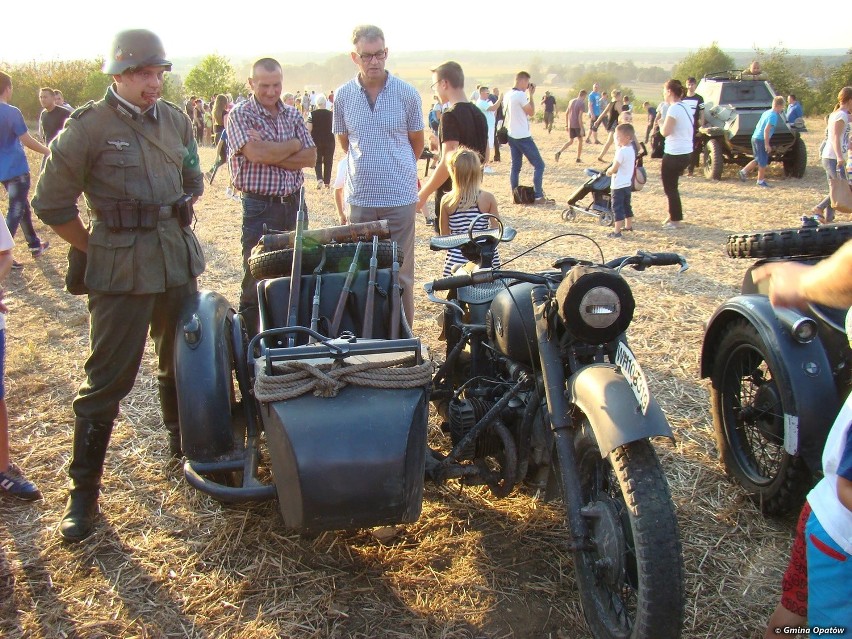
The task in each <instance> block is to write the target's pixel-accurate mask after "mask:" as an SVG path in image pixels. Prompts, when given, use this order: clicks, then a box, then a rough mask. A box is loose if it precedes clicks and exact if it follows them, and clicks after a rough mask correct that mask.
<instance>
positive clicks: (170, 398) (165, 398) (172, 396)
mask: <svg viewBox="0 0 852 639" xmlns="http://www.w3.org/2000/svg"><path fill="white" fill-rule="evenodd" d="M158 388H159V391H160V411H161V412H162V413H163V424H164V425H165V427H166V430H167V431H168V433H169V454H170V455H171V456H172V457H173V458H174V459H180V458H181V457H182V456H183V451H182V450H181V445H180V421H179V418H178V407H177V390H176V389H175V384H174V382H171V381H160V382H159V386H158Z"/></svg>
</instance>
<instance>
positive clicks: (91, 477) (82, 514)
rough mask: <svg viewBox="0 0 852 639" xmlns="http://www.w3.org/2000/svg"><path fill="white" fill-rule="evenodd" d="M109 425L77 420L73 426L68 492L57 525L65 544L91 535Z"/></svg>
mask: <svg viewBox="0 0 852 639" xmlns="http://www.w3.org/2000/svg"><path fill="white" fill-rule="evenodd" d="M111 434H112V423H111V422H91V421H88V420H85V419H80V418H77V420H76V422H75V423H74V448H73V451H72V453H71V467H70V468H69V469H68V475H69V476H70V477H71V492H70V493H69V495H68V504H67V505H66V506H65V512H64V513H62V520H61V521H60V522H59V534H60V535H61V536H62V538H63V539H64V540H65V541H70V542H78V541H82V540H83V539H85V538H86V537H88V536H89V535H90V534H91V533H92V529H93V528H94V525H95V516H96V515H97V514H98V494H99V493H100V488H101V475H102V474H103V469H104V459H105V458H106V451H107V446H108V445H109V437H110V435H111Z"/></svg>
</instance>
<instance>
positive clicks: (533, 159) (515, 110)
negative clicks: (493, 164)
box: [503, 71, 553, 204]
mask: <svg viewBox="0 0 852 639" xmlns="http://www.w3.org/2000/svg"><path fill="white" fill-rule="evenodd" d="M533 95H535V84H533V83H532V82H530V74H529V73H527V72H526V71H521V72H519V73H518V74H517V75H516V76H515V86H514V87H513V88H512V90H511V91H509V93H507V94H505V96H504V102H503V104H504V108H505V110H506V128H507V129H508V130H509V150H510V151H511V152H512V169H511V171H510V173H509V184H510V185H511V187H512V191H514V190H515V189H516V188H517V186H518V182H519V181H520V176H521V164H522V163H523V159H524V158H526V159H527V160H529V161H530V164H532V166H533V189H534V191H535V203H536V204H553V200H548V199H547V198H545V197H544V189H543V183H544V160H543V159H542V157H541V153H539V151H538V147H537V146H536V143H535V141H534V140H533V139H532V133H531V132H530V121H529V118H530V116H532V115H533V114H534V113H535V103H534V102H533V101H532V97H533Z"/></svg>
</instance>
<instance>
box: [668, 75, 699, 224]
mask: <svg viewBox="0 0 852 639" xmlns="http://www.w3.org/2000/svg"><path fill="white" fill-rule="evenodd" d="M683 93H684V91H683V84H682V83H681V81H680V80H675V79H671V80H669V81H668V82H666V83H665V85H664V86H663V96H664V97H665V100H666V102H667V103H668V105H669V108H668V110H667V111H666V119H665V120H663V122H662V123H661V124H660V133H662V134H663V137H664V138H665V139H666V141H665V146H664V150H663V162H662V166H661V168H660V176H661V178H662V180H663V192H665V194H666V198H667V199H668V201H669V217H668V219H667V220H666V221H665V222H663V228H664V229H679V228H681V227H682V226H683V205H682V204H681V201H680V192H679V191H678V180H679V179H680V176H681V175H682V174H683V172H684V170H685V169H686V167H687V166H688V165H689V159H690V157H691V156H692V139H693V129H692V124H693V120H692V112H691V111H690V110H689V109H687V108H686V107H685V106H684V105H683V103H682V102H681V99H682V98H683Z"/></svg>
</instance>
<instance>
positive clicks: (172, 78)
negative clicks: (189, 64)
mask: <svg viewBox="0 0 852 639" xmlns="http://www.w3.org/2000/svg"><path fill="white" fill-rule="evenodd" d="M163 99H164V100H168V101H169V102H172V103H173V104H180V103H181V102H182V101H183V82H181V79H180V76H179V75H178V74H176V73H168V74H166V77H165V78H164V80H163Z"/></svg>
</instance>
